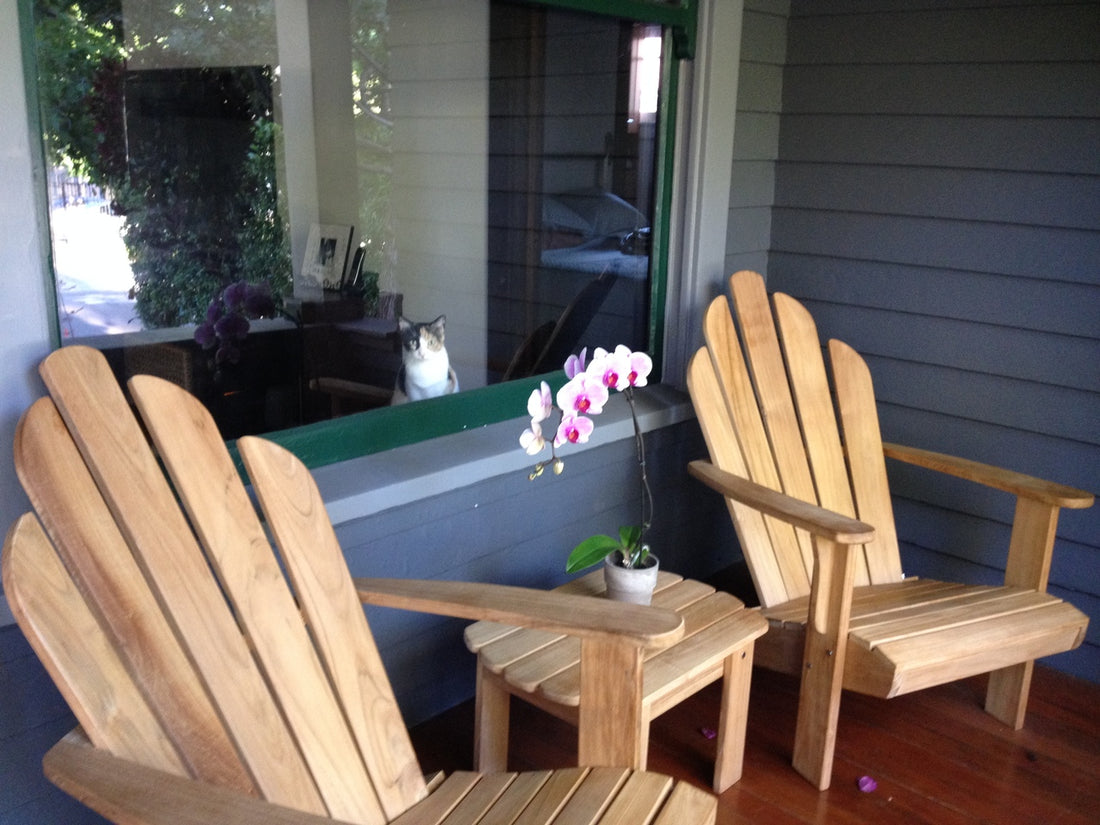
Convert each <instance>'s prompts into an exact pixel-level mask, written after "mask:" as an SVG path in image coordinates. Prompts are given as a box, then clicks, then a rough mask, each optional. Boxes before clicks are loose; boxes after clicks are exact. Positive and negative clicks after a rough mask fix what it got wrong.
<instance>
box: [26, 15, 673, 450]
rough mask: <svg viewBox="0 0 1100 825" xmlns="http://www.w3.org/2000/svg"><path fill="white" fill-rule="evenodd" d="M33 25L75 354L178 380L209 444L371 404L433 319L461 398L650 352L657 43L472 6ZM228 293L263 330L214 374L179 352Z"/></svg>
mask: <svg viewBox="0 0 1100 825" xmlns="http://www.w3.org/2000/svg"><path fill="white" fill-rule="evenodd" d="M36 27H37V31H38V34H39V36H38V38H37V40H38V51H39V65H40V78H39V86H40V89H41V101H42V105H43V110H44V116H43V124H44V131H45V132H46V136H47V137H46V140H47V146H48V147H49V152H48V155H49V158H50V160H51V161H52V162H53V167H54V169H53V172H52V174H51V176H50V178H51V181H56V183H57V186H56V187H55V191H53V192H51V206H52V207H53V209H52V213H51V214H52V217H51V223H52V232H53V242H54V264H55V270H56V277H57V289H58V296H59V310H60V312H61V315H62V328H63V330H64V336H65V338H66V342H71V341H76V342H80V343H92V344H93V345H96V346H101V347H103V348H105V349H106V350H108V351H109V355H110V357H111V359H112V362H113V363H114V364H115V366H116V368H117V369H118V370H119V372H120V374H121V375H122V376H123V377H125V375H127V374H128V373H132V372H136V371H146V372H149V371H152V372H160V373H161V374H163V375H165V376H166V377H169V378H171V379H172V380H176V381H178V382H180V383H184V382H186V384H187V385H188V388H189V389H191V390H192V391H194V392H196V394H198V395H200V397H202V398H203V400H204V401H205V402H206V403H207V404H208V406H210V407H211V408H212V409H214V410H215V413H216V414H217V416H218V417H219V423H220V424H221V425H222V427H223V431H224V434H225V435H226V437H232V436H235V435H239V434H241V433H243V432H262V431H266V430H271V429H277V428H282V427H286V426H290V425H293V424H296V423H305V422H309V421H313V420H318V419H321V418H324V417H328V416H331V415H339V414H346V413H348V412H352V411H356V410H360V409H368V408H370V407H372V406H378V405H382V404H386V403H388V402H389V397H390V393H391V391H392V389H393V386H394V381H395V380H396V376H397V373H398V372H399V371H400V369H401V365H402V353H401V350H400V347H399V344H398V337H397V318H398V316H399V315H404V316H406V317H408V318H410V319H411V320H413V321H430V320H432V319H434V318H436V317H437V316H440V315H445V316H446V349H447V353H448V356H449V358H450V364H451V366H452V367H453V368H454V370H455V371H456V373H457V374H458V378H459V382H460V384H461V386H462V388H463V389H471V388H476V387H480V386H484V385H486V384H490V383H495V382H498V381H501V380H508V379H513V378H518V377H522V376H528V375H533V374H537V373H540V372H544V371H548V370H552V369H558V368H560V366H561V363H562V362H563V361H564V358H565V356H566V355H567V354H568V353H569V352H571V351H575V350H576V349H579V347H581V346H586V345H587V346H590V347H591V346H605V347H613V346H615V345H617V344H626V345H628V346H630V347H631V348H634V349H642V348H646V347H647V346H649V342H648V341H647V340H646V334H647V333H646V331H647V329H648V326H649V324H648V314H649V301H650V269H651V261H650V253H651V245H650V230H651V226H652V218H653V192H654V172H653V169H654V158H655V154H656V152H655V133H656V122H655V120H656V116H655V113H656V98H655V95H656V93H657V91H656V86H655V85H654V78H657V77H659V61H660V51H659V44H660V39H661V33H660V29H659V28H657V27H653V26H644V25H641V24H636V23H633V22H630V21H622V20H618V19H615V18H610V17H605V16H601V15H588V14H583V13H579V12H573V11H565V10H560V9H553V8H547V7H542V6H529V5H525V4H521V3H505V2H495V1H494V2H488V0H449V2H441V3H425V2H422V0H390V2H384V0H349V2H347V3H346V4H344V3H325V4H313V3H297V2H282V0H271V1H270V2H267V1H265V0H253V2H247V3H243V4H242V3H234V4H233V5H232V6H230V5H228V4H216V3H215V4H211V3H205V2H188V1H187V0H184V2H171V3H169V2H140V3H139V2H136V1H135V2H130V0H125V2H117V3H114V4H112V3H106V4H105V3H103V2H95V3H91V2H76V3H71V4H69V5H67V6H64V7H61V6H59V5H58V4H56V3H53V2H50V0H36ZM66 28H67V30H69V31H72V30H77V29H79V30H82V31H84V33H85V38H84V40H83V41H80V42H82V43H84V44H85V45H83V46H80V48H82V49H84V52H83V56H84V58H86V60H85V64H84V65H86V66H90V67H92V68H91V70H90V71H89V72H86V74H87V77H88V80H89V82H88V83H87V84H86V85H85V86H82V87H81V88H83V89H84V91H82V92H79V93H78V92H76V91H74V88H73V85H74V84H71V83H69V84H65V83H62V82H61V81H62V79H63V78H66V77H67V78H69V79H71V78H72V73H73V72H74V71H76V70H77V69H76V68H75V59H74V58H73V56H72V55H71V54H69V55H68V56H66V55H64V54H62V52H63V51H64V50H63V49H62V48H60V43H62V42H63V41H62V39H60V37H59V36H56V32H57V31H58V30H59V29H66ZM50 31H54V32H55V36H54V37H53V38H52V39H51V37H50V36H48V35H49V32H50ZM93 35H95V36H93ZM104 44H106V45H104ZM654 45H656V47H657V48H656V50H654ZM71 51H72V50H71V49H70V52H71ZM81 71H83V70H81ZM112 78H115V79H114V80H113V81H112V80H111V79H112ZM109 81H110V82H109ZM63 123H68V124H70V126H69V127H68V132H69V134H66V127H65V126H63V125H62V124H63ZM82 124H83V125H82ZM81 130H83V132H81ZM78 138H79V139H80V140H83V141H84V143H80V140H78ZM150 216H153V217H150ZM154 218H155V219H156V220H154ZM158 221H159V223H158ZM319 230H320V231H321V232H322V234H323V235H324V237H323V238H321V241H320V243H315V244H314V245H311V233H313V234H316V233H317V232H318V231H319ZM345 233H346V234H345ZM332 239H336V240H335V246H334V248H333V254H332V255H330V256H329V257H328V258H327V259H326V261H325V262H324V263H325V264H326V265H327V266H329V267H330V268H331V267H332V262H333V261H334V260H335V261H341V260H342V261H343V262H344V265H343V266H342V267H341V269H342V271H341V272H340V273H338V274H337V273H331V277H330V276H329V275H326V276H325V277H324V278H323V279H318V278H315V277H312V275H311V273H315V272H316V271H317V270H316V268H315V267H312V266H311V265H310V261H309V256H310V254H314V255H316V254H319V253H318V250H319V249H322V248H324V249H327V248H328V247H327V246H324V243H325V241H329V240H332ZM336 247H339V248H336ZM336 252H342V253H343V254H341V255H336V254H335V253H336ZM326 271H327V270H326ZM242 281H244V282H250V283H260V282H263V283H266V284H268V285H269V286H270V287H271V289H272V293H273V296H274V297H275V299H276V303H277V304H278V306H279V310H278V311H277V312H276V313H274V314H273V317H266V318H264V319H256V318H251V319H250V320H249V326H248V332H247V335H246V336H245V337H244V338H242V340H240V341H239V342H237V343H238V344H239V346H235V347H234V348H233V349H234V350H235V352H236V355H235V358H234V360H233V361H232V362H229V361H228V360H225V359H220V358H219V357H218V356H217V353H218V352H220V348H218V347H216V346H215V347H212V348H211V349H203V347H202V345H201V344H202V343H205V342H206V341H205V339H204V337H203V336H202V335H200V336H199V338H200V341H198V342H197V341H196V340H195V330H196V326H197V325H201V324H202V323H203V322H204V321H205V320H208V318H207V313H208V311H210V312H211V313H213V314H212V315H211V319H212V320H211V323H213V322H214V321H217V320H218V319H219V318H220V317H221V315H220V314H219V313H221V314H224V312H225V310H224V307H225V304H226V301H225V299H224V296H225V294H226V293H225V289H226V287H232V285H235V284H238V283H240V282H242ZM154 297H155V300H153V299H154ZM149 307H155V309H150V308H149ZM211 307H215V309H211ZM219 307H220V308H219ZM268 315H269V316H270V315H272V314H271V313H268ZM215 316H217V317H215ZM117 332H127V333H128V334H127V335H124V336H116V335H115V334H114V333H117Z"/></svg>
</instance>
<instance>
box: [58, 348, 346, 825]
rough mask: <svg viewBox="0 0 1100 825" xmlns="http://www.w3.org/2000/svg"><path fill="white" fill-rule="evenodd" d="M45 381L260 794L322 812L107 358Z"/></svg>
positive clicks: (63, 364) (80, 361)
mask: <svg viewBox="0 0 1100 825" xmlns="http://www.w3.org/2000/svg"><path fill="white" fill-rule="evenodd" d="M40 373H41V374H42V377H43V379H44V380H45V382H46V386H47V387H48V388H49V390H50V394H51V396H52V397H53V399H54V402H55V403H56V404H57V407H58V409H59V411H60V412H61V415H62V417H63V418H64V420H65V422H66V424H67V426H68V428H69V431H70V432H71V433H72V435H73V439H74V441H75V442H76V444H77V446H78V447H79V449H80V452H81V455H82V456H83V458H84V462H85V463H86V464H87V465H88V467H89V469H90V470H91V472H92V475H93V477H94V478H95V479H96V481H97V484H98V486H99V489H100V491H101V492H102V494H103V497H104V499H105V500H106V502H107V504H108V506H109V507H110V509H111V512H112V514H113V516H114V519H115V521H116V523H117V524H118V525H119V527H120V529H121V532H122V534H123V535H124V536H125V538H126V541H127V543H128V544H129V546H130V549H131V551H132V552H133V553H134V554H135V556H136V557H137V559H138V563H139V565H140V566H141V568H142V570H143V572H144V573H145V575H146V579H147V580H148V582H149V584H150V586H151V587H152V588H153V589H154V590H155V592H156V595H157V598H158V600H159V602H160V604H161V605H162V606H163V609H164V610H165V612H166V614H167V615H168V616H169V618H170V621H171V622H172V623H173V625H174V627H175V628H176V629H177V631H178V635H179V637H180V639H181V640H182V641H183V644H184V645H185V647H186V650H187V653H188V656H189V657H190V659H191V661H192V662H193V663H194V666H195V668H196V669H197V670H198V672H199V674H200V677H201V679H202V680H203V682H204V684H205V685H206V687H207V689H208V691H209V693H210V695H211V697H212V698H213V701H214V704H215V706H216V707H217V708H218V711H219V713H220V714H221V716H222V718H223V719H224V720H225V725H226V728H227V730H228V731H229V733H230V735H231V736H232V737H233V739H234V741H235V743H236V745H237V749H238V751H239V753H240V754H241V758H242V760H243V761H244V762H245V763H246V764H247V766H248V768H249V771H250V772H251V774H252V776H253V778H254V779H255V782H256V785H257V787H258V788H259V790H260V793H261V794H262V795H263V796H264V797H265V798H266V799H269V800H271V801H273V802H277V803H280V804H283V805H287V806H288V807H293V808H298V809H300V810H306V811H310V812H313V813H325V807H324V804H323V802H322V800H321V797H320V794H319V793H318V791H317V788H316V786H315V785H314V783H313V780H312V778H311V776H310V774H309V771H308V769H307V768H306V765H305V762H304V760H303V758H302V755H301V752H300V751H299V750H298V747H297V745H296V743H295V741H294V737H293V735H292V734H291V732H290V730H289V729H288V728H287V725H286V722H285V721H284V719H283V717H282V714H281V712H280V710H279V708H278V706H277V704H276V702H275V701H274V699H273V697H272V696H271V693H270V691H269V689H268V686H267V684H266V682H265V680H264V677H263V675H262V674H261V672H260V670H259V668H258V667H257V665H256V662H255V660H254V659H253V657H252V653H251V651H250V650H249V647H248V643H247V640H246V639H245V637H244V636H243V635H242V633H241V631H240V628H239V627H238V625H237V623H236V621H235V618H234V616H233V614H232V611H231V610H230V608H229V606H228V605H227V604H226V601H225V598H224V596H223V594H222V592H221V590H220V589H219V587H218V583H217V582H216V581H215V579H214V577H213V575H212V574H211V572H210V569H209V567H208V565H207V561H206V557H205V555H204V554H203V552H202V549H201V547H200V546H199V545H198V542H197V541H196V539H195V537H194V534H193V533H192V532H191V527H190V524H189V523H188V521H187V519H186V517H185V516H184V514H183V512H182V511H181V510H180V508H179V506H178V504H177V502H176V498H175V494H174V492H173V490H172V488H171V486H170V485H169V484H168V481H167V479H166V478H165V477H164V474H163V473H162V471H161V468H160V466H159V465H158V463H157V460H156V457H155V456H154V454H153V451H152V449H151V448H150V446H149V444H148V442H147V441H146V440H145V435H144V433H143V432H142V429H141V427H140V425H139V424H138V422H137V420H136V418H135V417H134V415H133V413H132V411H131V409H130V407H129V404H128V403H127V401H126V398H125V396H124V395H123V394H122V390H121V388H120V387H119V386H118V383H117V381H116V380H115V377H114V375H113V373H112V372H111V370H110V367H109V366H108V365H107V361H106V359H105V358H104V357H103V354H102V353H100V352H99V351H98V350H94V349H91V348H88V347H80V346H74V347H65V348H63V349H60V350H57V351H55V352H53V353H51V355H50V356H48V357H47V358H46V360H45V361H43V363H42V365H41V367H40Z"/></svg>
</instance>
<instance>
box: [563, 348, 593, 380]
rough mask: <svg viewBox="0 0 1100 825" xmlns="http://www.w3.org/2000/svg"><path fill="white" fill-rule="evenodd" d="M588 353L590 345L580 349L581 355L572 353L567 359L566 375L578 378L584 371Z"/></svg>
mask: <svg viewBox="0 0 1100 825" xmlns="http://www.w3.org/2000/svg"><path fill="white" fill-rule="evenodd" d="M587 355H588V347H585V348H584V349H582V350H581V351H580V354H579V355H570V356H569V357H568V358H566V359H565V377H566V378H570V379H573V378H576V377H577V376H578V375H580V374H581V373H582V372H584V359H585V357H586V356H587Z"/></svg>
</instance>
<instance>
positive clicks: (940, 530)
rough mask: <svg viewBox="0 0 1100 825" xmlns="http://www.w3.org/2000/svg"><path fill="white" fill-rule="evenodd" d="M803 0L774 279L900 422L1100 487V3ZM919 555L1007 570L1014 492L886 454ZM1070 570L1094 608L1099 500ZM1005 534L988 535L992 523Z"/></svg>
mask: <svg viewBox="0 0 1100 825" xmlns="http://www.w3.org/2000/svg"><path fill="white" fill-rule="evenodd" d="M920 6H923V7H924V8H920V7H919V6H918V5H917V4H910V3H902V2H892V0H880V1H879V2H874V1H873V0H864V2H858V0H850V2H841V3H830V4H827V5H825V4H820V3H812V2H805V1H802V2H795V3H793V4H792V8H791V25H790V28H789V32H788V34H789V39H788V57H789V62H788V65H787V69H786V71H785V72H784V76H783V94H784V106H783V114H782V116H781V125H780V141H779V161H778V163H777V166H776V202H775V209H774V211H773V215H772V237H771V249H770V250H769V272H768V278H769V287H770V288H772V289H780V290H783V291H786V292H790V293H791V294H793V295H795V296H796V297H799V298H801V299H803V300H804V301H806V303H807V305H808V306H809V307H810V310H811V312H812V313H813V314H814V316H815V319H816V320H817V323H818V326H819V330H820V331H821V332H822V334H823V337H829V336H834V337H838V338H841V339H842V340H845V341H847V342H848V343H850V344H852V345H853V346H854V347H855V348H856V349H858V350H860V351H861V352H863V353H864V354H865V355H867V356H868V363H869V366H870V367H871V370H872V374H873V375H874V377H875V381H876V385H877V388H878V390H879V399H880V405H879V406H880V416H881V424H882V430H883V436H884V437H885V438H887V439H889V440H896V441H900V442H903V443H908V444H914V445H916V446H922V447H927V448H930V449H936V450H942V451H944V452H948V453H954V454H958V455H964V456H968V457H971V458H976V459H978V460H982V461H987V462H990V463H994V464H1000V465H1004V466H1008V467H1011V468H1013V469H1017V470H1021V471H1024V472H1029V473H1033V474H1035V475H1039V476H1041V477H1046V478H1051V479H1053V480H1057V481H1061V482H1064V483H1068V484H1072V485H1074V486H1078V487H1082V488H1084V489H1090V490H1094V491H1095V490H1098V489H1100V265H1098V264H1100V187H1098V186H1097V183H1098V180H1097V176H1098V174H1100V95H1097V93H1096V90H1097V89H1098V88H1100V5H1097V4H1095V3H1089V4H1083V3H1067V4H1060V3H1036V2H1031V3H1022V2H1021V3H1013V2H999V3H991V4H987V5H985V6H980V7H979V6H974V5H971V4H965V3H961V2H960V3H956V2H929V3H923V4H920ZM890 475H891V482H892V484H893V490H894V494H895V506H896V513H897V521H898V530H899V537H900V539H901V541H902V545H903V559H904V560H905V566H906V568H907V569H908V570H909V571H910V572H913V573H917V574H919V575H923V576H929V577H932V578H953V577H957V576H961V577H962V579H963V580H964V581H965V580H978V581H984V580H994V579H995V578H996V577H997V575H999V571H1000V570H1001V569H1002V568H1003V561H1001V560H1000V556H999V554H1000V553H1001V552H1003V548H1004V547H1005V546H1006V542H1007V534H1008V531H1009V526H1008V525H1009V524H1010V522H1011V518H1012V499H1011V497H1010V496H1005V495H1003V494H998V493H992V492H985V491H982V490H981V489H980V488H976V487H974V485H970V484H967V483H965V482H962V481H958V480H953V479H946V480H945V479H940V478H938V476H937V475H936V474H930V473H927V472H924V471H919V470H915V469H912V468H905V467H900V466H898V465H896V464H893V463H891V466H890ZM1058 536H1059V537H1058V540H1057V543H1056V547H1055V561H1054V565H1053V568H1052V581H1053V582H1054V584H1055V588H1054V589H1055V591H1056V592H1059V593H1062V594H1064V595H1065V596H1066V597H1067V598H1069V599H1070V600H1071V601H1074V602H1075V603H1076V604H1078V606H1080V607H1081V608H1082V609H1084V610H1087V611H1089V613H1090V615H1091V616H1092V617H1093V623H1092V624H1093V628H1092V630H1091V632H1090V633H1089V635H1088V638H1087V641H1086V646H1085V649H1084V650H1083V651H1080V652H1079V653H1073V654H1069V655H1065V656H1060V657H1057V658H1056V659H1055V660H1054V661H1053V662H1052V664H1054V665H1055V666H1057V667H1062V668H1065V669H1067V670H1070V671H1072V672H1075V673H1078V674H1080V675H1083V676H1086V677H1087V678H1090V679H1092V680H1094V681H1095V680H1100V634H1098V628H1097V623H1098V621H1100V612H1098V611H1100V565H1096V564H1095V561H1094V560H1095V558H1096V552H1097V550H1098V549H1100V547H1098V545H1100V507H1093V508H1092V509H1090V510H1085V511H1065V512H1063V514H1062V519H1061V521H1060V526H1059V533H1058ZM987 542H988V543H989V545H988V546H987Z"/></svg>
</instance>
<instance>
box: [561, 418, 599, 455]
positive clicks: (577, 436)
mask: <svg viewBox="0 0 1100 825" xmlns="http://www.w3.org/2000/svg"><path fill="white" fill-rule="evenodd" d="M594 428H595V426H594V425H593V423H592V419H590V418H585V417H584V416H583V415H571V414H570V413H565V414H564V415H563V416H562V419H561V424H559V425H558V433H557V435H556V436H554V446H555V447H560V446H562V445H563V444H584V443H585V442H586V441H588V436H590V435H592V430H593V429H594Z"/></svg>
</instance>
